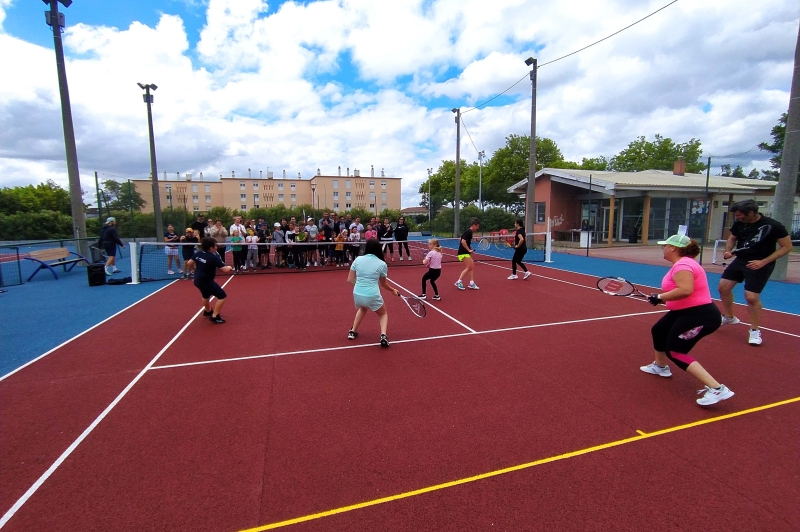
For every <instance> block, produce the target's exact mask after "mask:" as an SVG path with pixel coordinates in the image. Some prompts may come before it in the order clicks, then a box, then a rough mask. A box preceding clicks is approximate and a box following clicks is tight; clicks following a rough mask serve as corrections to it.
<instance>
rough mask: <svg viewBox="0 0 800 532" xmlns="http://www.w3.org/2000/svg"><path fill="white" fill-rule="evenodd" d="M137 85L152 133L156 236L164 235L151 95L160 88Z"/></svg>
mask: <svg viewBox="0 0 800 532" xmlns="http://www.w3.org/2000/svg"><path fill="white" fill-rule="evenodd" d="M137 85H139V88H140V89H142V90H143V91H144V94H143V95H142V99H144V103H146V104H147V128H148V130H149V132H150V174H151V178H152V180H153V183H152V184H153V214H155V218H156V235H163V234H164V223H163V221H162V220H161V196H160V191H159V189H158V169H157V168H156V141H155V138H154V137H153V111H152V109H151V108H150V105H151V104H152V103H153V95H152V94H150V91H151V90H153V91H155V90H156V89H157V88H158V87H157V86H156V85H155V84H153V83H149V84H147V85H143V84H142V83H137Z"/></svg>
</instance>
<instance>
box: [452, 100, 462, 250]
mask: <svg viewBox="0 0 800 532" xmlns="http://www.w3.org/2000/svg"><path fill="white" fill-rule="evenodd" d="M452 111H453V112H454V113H455V114H456V191H455V196H454V197H453V207H454V215H455V216H454V221H453V236H458V235H460V234H461V233H460V232H459V230H460V227H461V109H458V108H455V109H453V110H452Z"/></svg>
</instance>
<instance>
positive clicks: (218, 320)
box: [211, 316, 225, 323]
mask: <svg viewBox="0 0 800 532" xmlns="http://www.w3.org/2000/svg"><path fill="white" fill-rule="evenodd" d="M211 323H225V320H223V319H222V316H216V317H215V316H211Z"/></svg>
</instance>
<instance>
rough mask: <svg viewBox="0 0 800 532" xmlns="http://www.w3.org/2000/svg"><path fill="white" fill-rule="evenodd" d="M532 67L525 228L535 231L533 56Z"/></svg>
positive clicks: (534, 80)
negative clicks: (529, 150)
mask: <svg viewBox="0 0 800 532" xmlns="http://www.w3.org/2000/svg"><path fill="white" fill-rule="evenodd" d="M525 64H526V65H528V66H529V67H531V155H530V160H529V162H528V186H527V187H526V188H525V230H526V231H528V232H534V228H533V225H534V224H535V223H536V212H535V210H536V197H535V190H536V68H537V62H536V59H534V58H533V57H529V58H528V59H526V60H525Z"/></svg>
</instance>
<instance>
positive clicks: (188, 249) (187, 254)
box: [180, 227, 200, 279]
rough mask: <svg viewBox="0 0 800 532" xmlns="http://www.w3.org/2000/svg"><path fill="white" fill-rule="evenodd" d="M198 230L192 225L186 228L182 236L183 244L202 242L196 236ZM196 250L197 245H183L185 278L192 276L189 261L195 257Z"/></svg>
mask: <svg viewBox="0 0 800 532" xmlns="http://www.w3.org/2000/svg"><path fill="white" fill-rule="evenodd" d="M195 234H196V231H193V230H192V228H191V227H187V228H186V234H185V235H183V236H182V237H181V240H180V241H181V243H182V244H193V243H195V244H196V243H197V242H200V239H199V238H197V236H195ZM195 251H196V249H195V246H181V255H182V256H183V278H184V279H188V278H189V277H191V270H190V269H189V261H190V260H191V259H192V257H194V252H195Z"/></svg>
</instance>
